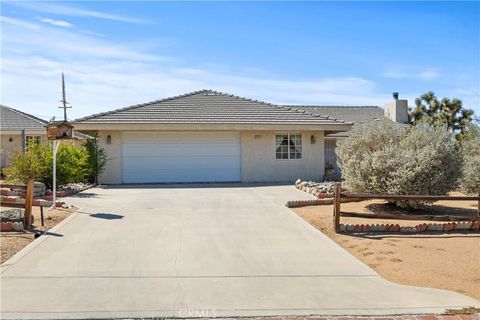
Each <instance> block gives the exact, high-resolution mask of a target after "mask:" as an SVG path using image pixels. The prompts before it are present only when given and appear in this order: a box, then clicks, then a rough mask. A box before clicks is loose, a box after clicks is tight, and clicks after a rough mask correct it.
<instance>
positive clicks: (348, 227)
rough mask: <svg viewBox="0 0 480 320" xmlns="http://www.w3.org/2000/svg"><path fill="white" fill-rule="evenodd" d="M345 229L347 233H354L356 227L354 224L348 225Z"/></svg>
mask: <svg viewBox="0 0 480 320" xmlns="http://www.w3.org/2000/svg"><path fill="white" fill-rule="evenodd" d="M345 228H346V230H347V232H353V230H354V229H355V226H354V225H353V224H347V225H346V227H345Z"/></svg>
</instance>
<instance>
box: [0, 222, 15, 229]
mask: <svg viewBox="0 0 480 320" xmlns="http://www.w3.org/2000/svg"><path fill="white" fill-rule="evenodd" d="M12 230H13V224H12V223H11V222H2V223H0V231H12Z"/></svg>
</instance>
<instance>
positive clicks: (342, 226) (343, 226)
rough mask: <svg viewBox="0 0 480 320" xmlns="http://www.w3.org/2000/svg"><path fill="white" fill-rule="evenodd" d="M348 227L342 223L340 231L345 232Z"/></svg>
mask: <svg viewBox="0 0 480 320" xmlns="http://www.w3.org/2000/svg"><path fill="white" fill-rule="evenodd" d="M346 230H347V228H346V227H345V225H344V224H340V232H345V231H346Z"/></svg>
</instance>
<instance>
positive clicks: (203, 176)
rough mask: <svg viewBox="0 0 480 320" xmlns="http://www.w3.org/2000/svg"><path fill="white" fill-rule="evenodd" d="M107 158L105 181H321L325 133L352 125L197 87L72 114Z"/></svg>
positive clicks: (102, 179)
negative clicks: (178, 93) (95, 135)
mask: <svg viewBox="0 0 480 320" xmlns="http://www.w3.org/2000/svg"><path fill="white" fill-rule="evenodd" d="M73 124H74V126H75V128H76V129H77V130H96V131H97V132H98V135H99V144H100V147H102V148H103V149H104V150H105V152H106V153H107V157H108V158H109V161H108V163H107V166H106V169H105V171H104V172H103V174H102V175H101V176H100V179H99V180H100V182H101V183H104V184H121V183H165V182H222V181H223V182H234V181H242V182H280V181H294V180H295V179H297V178H302V179H315V180H319V179H322V178H323V176H324V169H325V158H324V157H325V144H324V140H325V136H327V135H330V134H336V133H339V132H345V131H348V130H350V129H351V128H352V126H353V124H352V122H349V121H345V120H343V119H336V118H332V117H330V116H328V115H319V114H316V113H314V112H310V111H305V110H301V109H298V108H294V107H289V106H280V105H274V104H270V103H266V102H262V101H257V100H251V99H247V98H242V97H238V96H234V95H230V94H226V93H221V92H216V91H212V90H201V91H196V92H192V93H188V94H184V95H181V96H175V97H171V98H166V99H162V100H158V101H153V102H149V103H144V104H139V105H134V106H130V107H127V108H123V109H117V110H113V111H110V112H105V113H99V114H94V115H91V116H88V117H84V118H81V119H77V120H76V121H75V122H74V123H73Z"/></svg>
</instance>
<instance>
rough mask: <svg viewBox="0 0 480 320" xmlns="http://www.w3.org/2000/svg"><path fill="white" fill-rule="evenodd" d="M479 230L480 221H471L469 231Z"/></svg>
mask: <svg viewBox="0 0 480 320" xmlns="http://www.w3.org/2000/svg"><path fill="white" fill-rule="evenodd" d="M479 229H480V221H473V222H472V226H471V227H470V230H479Z"/></svg>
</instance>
